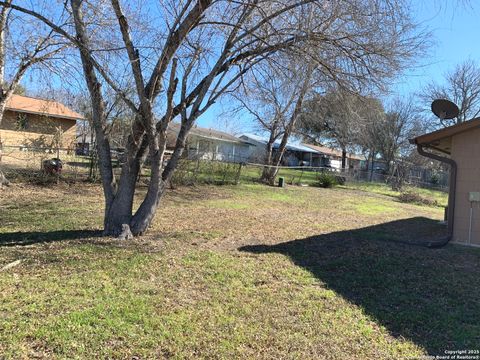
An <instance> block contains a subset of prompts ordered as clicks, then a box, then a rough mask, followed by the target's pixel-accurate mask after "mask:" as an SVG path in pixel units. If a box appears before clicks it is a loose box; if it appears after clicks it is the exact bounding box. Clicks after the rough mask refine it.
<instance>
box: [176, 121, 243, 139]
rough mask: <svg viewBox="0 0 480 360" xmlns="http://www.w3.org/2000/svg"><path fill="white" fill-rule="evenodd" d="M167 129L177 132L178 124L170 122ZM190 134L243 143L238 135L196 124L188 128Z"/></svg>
mask: <svg viewBox="0 0 480 360" xmlns="http://www.w3.org/2000/svg"><path fill="white" fill-rule="evenodd" d="M168 129H169V130H171V131H173V132H175V133H178V132H179V131H180V124H178V123H172V124H170V125H169V126H168ZM190 135H195V136H198V137H203V138H206V139H214V140H221V141H227V142H233V143H242V144H243V143H245V142H244V141H243V140H242V139H239V138H238V137H236V136H233V135H231V134H228V133H226V132H223V131H218V130H213V129H207V128H202V127H198V126H194V127H192V129H191V130H190Z"/></svg>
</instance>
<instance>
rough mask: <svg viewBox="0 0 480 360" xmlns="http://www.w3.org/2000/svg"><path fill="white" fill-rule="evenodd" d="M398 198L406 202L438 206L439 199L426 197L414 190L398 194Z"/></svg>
mask: <svg viewBox="0 0 480 360" xmlns="http://www.w3.org/2000/svg"><path fill="white" fill-rule="evenodd" d="M398 199H399V200H400V201H401V202H404V203H413V204H420V205H429V206H438V202H437V200H433V199H429V198H426V197H424V196H422V195H420V194H419V193H417V192H414V191H405V192H402V193H401V194H400V195H398Z"/></svg>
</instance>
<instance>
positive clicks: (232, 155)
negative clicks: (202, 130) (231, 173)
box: [188, 135, 249, 163]
mask: <svg viewBox="0 0 480 360" xmlns="http://www.w3.org/2000/svg"><path fill="white" fill-rule="evenodd" d="M248 154H249V146H248V145H247V144H241V143H233V142H228V141H221V140H216V139H207V138H203V137H198V136H195V135H191V136H189V139H188V156H189V157H190V158H192V159H193V158H195V159H197V158H200V159H203V160H218V161H226V162H237V163H239V162H245V161H247V158H248Z"/></svg>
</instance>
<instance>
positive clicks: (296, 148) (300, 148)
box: [240, 134, 319, 154]
mask: <svg viewBox="0 0 480 360" xmlns="http://www.w3.org/2000/svg"><path fill="white" fill-rule="evenodd" d="M240 138H241V139H242V138H243V139H244V140H248V139H251V140H253V141H257V142H260V143H263V144H266V143H267V142H268V140H267V139H265V138H264V137H261V136H258V135H254V134H242V135H240ZM279 146H280V141H278V140H277V141H275V143H274V144H273V148H274V149H277V148H278V147H279ZM287 150H290V151H301V152H308V153H312V154H317V153H319V152H318V151H317V150H315V149H312V148H309V147H307V146H304V145H300V144H292V143H291V142H290V143H287Z"/></svg>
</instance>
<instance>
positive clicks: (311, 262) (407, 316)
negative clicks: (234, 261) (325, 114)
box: [239, 217, 480, 355]
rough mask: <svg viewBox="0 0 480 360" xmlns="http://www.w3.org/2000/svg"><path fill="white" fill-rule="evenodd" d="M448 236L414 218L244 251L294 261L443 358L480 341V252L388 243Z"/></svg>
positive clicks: (400, 334) (397, 332)
mask: <svg viewBox="0 0 480 360" xmlns="http://www.w3.org/2000/svg"><path fill="white" fill-rule="evenodd" d="M443 231H445V230H444V228H442V227H441V226H439V225H438V224H437V222H436V221H434V220H430V219H426V218H421V217H417V218H412V219H406V220H399V221H393V222H389V223H385V224H381V225H376V226H370V227H366V228H362V229H357V230H351V231H340V232H335V233H330V234H325V235H318V236H313V237H308V238H304V239H298V240H293V241H288V242H284V243H280V244H276V245H252V246H244V247H241V248H240V249H239V250H240V251H245V252H252V253H256V254H265V253H267V254H268V253H280V254H284V255H286V256H288V257H290V258H291V259H292V261H293V262H294V263H295V264H296V265H298V266H301V267H302V268H305V269H307V270H308V271H310V272H311V273H312V274H313V275H314V276H315V277H316V278H318V279H319V280H320V281H322V282H323V283H325V285H326V286H327V287H328V288H330V289H332V290H334V291H335V292H337V293H338V294H340V295H341V296H343V297H344V298H345V299H347V300H349V301H350V302H351V303H354V304H356V305H358V306H360V307H361V308H363V309H364V311H365V313H366V314H368V315H370V316H372V318H373V319H374V320H376V321H377V322H378V323H379V324H381V325H383V326H385V328H386V329H388V331H389V332H390V333H391V334H392V335H393V336H396V337H404V338H407V339H410V340H411V341H413V342H414V343H416V344H417V345H419V346H421V347H423V348H424V349H426V351H428V353H429V354H432V355H439V354H444V352H445V350H447V349H450V350H453V349H454V350H462V349H478V346H479V344H480V301H479V299H480V251H478V249H473V248H463V247H460V246H452V245H449V246H447V247H445V248H442V249H429V248H424V247H418V246H411V245H405V244H399V243H394V242H391V240H402V241H418V240H419V239H423V240H425V242H427V241H430V240H432V237H436V236H439V235H440V234H441V233H442V232H443ZM389 240H390V241H389ZM433 240H434V239H433Z"/></svg>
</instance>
